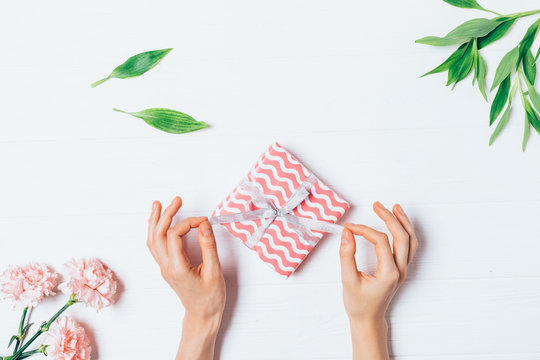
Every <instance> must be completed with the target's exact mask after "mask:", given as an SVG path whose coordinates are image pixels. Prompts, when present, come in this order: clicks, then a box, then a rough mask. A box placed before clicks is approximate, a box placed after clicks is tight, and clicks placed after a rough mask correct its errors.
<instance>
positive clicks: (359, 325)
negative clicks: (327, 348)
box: [349, 317, 388, 332]
mask: <svg viewBox="0 0 540 360" xmlns="http://www.w3.org/2000/svg"><path fill="white" fill-rule="evenodd" d="M349 320H350V324H351V328H353V329H356V330H359V331H362V332H365V331H377V332H380V331H386V330H387V329H388V323H387V321H386V319H385V318H384V317H382V318H369V319H349Z"/></svg>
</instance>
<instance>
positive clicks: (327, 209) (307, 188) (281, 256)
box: [209, 143, 350, 277]
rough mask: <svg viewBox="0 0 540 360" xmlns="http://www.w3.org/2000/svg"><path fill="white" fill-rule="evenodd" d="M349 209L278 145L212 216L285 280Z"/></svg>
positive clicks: (336, 229)
mask: <svg viewBox="0 0 540 360" xmlns="http://www.w3.org/2000/svg"><path fill="white" fill-rule="evenodd" d="M349 207H350V205H349V203H348V202H347V201H345V200H344V199H343V198H342V197H341V196H339V195H338V194H336V192H335V191H333V190H332V189H330V188H329V187H328V186H326V185H325V184H324V183H323V182H322V181H321V180H319V179H318V178H317V177H316V176H315V175H314V174H312V173H311V172H310V171H309V170H308V169H306V167H305V166H303V165H302V164H301V163H300V162H299V161H298V160H296V159H295V158H294V156H292V155H291V154H290V153H289V152H288V151H287V150H285V149H284V148H283V147H281V145H279V144H278V143H274V144H272V145H271V146H270V147H269V148H268V150H266V152H265V153H264V154H263V155H262V157H261V158H260V159H259V161H257V163H255V165H254V166H253V168H252V169H251V170H250V171H249V173H248V174H247V176H246V177H245V178H244V179H243V180H242V182H241V183H240V184H239V185H238V186H236V187H235V188H234V190H233V191H232V192H231V193H230V194H229V195H228V196H227V197H226V198H225V200H223V201H222V202H221V203H220V204H219V205H218V207H217V209H216V210H214V212H213V213H212V217H211V218H210V220H209V221H210V223H211V224H222V225H223V226H225V227H226V228H227V230H228V231H229V232H230V233H231V234H232V235H234V236H235V237H237V238H239V239H240V240H242V242H243V243H244V244H245V245H246V246H248V247H249V248H251V249H252V250H254V251H256V252H257V254H259V257H260V258H261V260H262V261H264V262H265V263H267V264H269V265H270V266H271V267H272V268H273V269H274V270H275V271H276V272H277V273H279V274H281V275H283V276H285V277H289V276H290V275H291V274H292V273H293V272H294V271H295V270H296V269H297V268H298V266H299V265H300V263H301V262H302V260H304V258H305V257H306V256H307V255H308V254H309V252H310V251H311V249H312V248H313V247H314V246H315V245H316V244H317V242H318V241H319V240H320V239H321V238H322V237H323V235H324V233H325V232H332V233H341V231H342V229H343V227H342V226H340V225H337V224H336V223H337V221H338V220H339V218H340V217H341V216H343V214H345V212H346V211H347V210H348V209H349Z"/></svg>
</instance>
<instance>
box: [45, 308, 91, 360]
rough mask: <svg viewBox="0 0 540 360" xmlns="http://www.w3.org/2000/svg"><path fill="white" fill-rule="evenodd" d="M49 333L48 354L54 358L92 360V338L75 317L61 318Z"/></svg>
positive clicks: (55, 359) (54, 359)
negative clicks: (89, 338) (89, 337)
mask: <svg viewBox="0 0 540 360" xmlns="http://www.w3.org/2000/svg"><path fill="white" fill-rule="evenodd" d="M47 334H48V335H47V342H46V345H48V346H47V356H48V357H49V358H51V359H52V360H90V353H91V352H92V347H91V346H90V340H88V336H86V332H85V331H84V328H83V327H82V326H80V325H79V324H77V323H76V322H75V321H74V320H73V319H70V318H67V317H66V318H59V319H58V320H56V321H55V322H54V323H53V325H52V326H51V328H50V329H49V332H48V333H47Z"/></svg>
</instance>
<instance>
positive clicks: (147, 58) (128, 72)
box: [91, 49, 172, 87]
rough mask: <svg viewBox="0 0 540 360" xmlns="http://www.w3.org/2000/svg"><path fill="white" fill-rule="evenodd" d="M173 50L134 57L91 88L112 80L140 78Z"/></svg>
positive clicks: (155, 51) (157, 51)
mask: <svg viewBox="0 0 540 360" xmlns="http://www.w3.org/2000/svg"><path fill="white" fill-rule="evenodd" d="M171 50H172V49H162V50H152V51H146V52H143V53H140V54H137V55H133V56H132V57H130V58H129V59H127V60H126V61H125V62H124V63H123V64H120V65H118V66H117V67H116V68H115V69H114V70H113V71H112V72H111V74H110V75H109V76H107V77H106V78H104V79H101V80H98V81H96V82H95V83H93V84H92V85H91V86H92V87H96V86H98V85H99V84H102V83H104V82H105V81H107V80H109V79H112V78H117V79H127V78H131V77H136V76H140V75H142V74H144V73H145V72H147V71H148V70H150V69H152V68H153V67H154V66H156V65H157V64H158V63H159V62H160V61H161V59H163V58H164V57H165V56H166V55H167V54H168V53H169V52H170V51H171Z"/></svg>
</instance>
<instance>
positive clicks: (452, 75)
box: [446, 41, 475, 87]
mask: <svg viewBox="0 0 540 360" xmlns="http://www.w3.org/2000/svg"><path fill="white" fill-rule="evenodd" d="M473 43H474V41H469V43H468V44H469V45H468V46H467V49H466V50H465V53H464V54H463V56H462V57H461V59H460V60H459V61H456V62H454V63H453V64H452V65H451V66H450V68H449V69H448V81H447V83H446V86H448V85H451V84H454V87H455V85H457V83H459V82H460V81H461V80H463V79H465V78H466V77H467V75H469V74H470V72H471V70H472V68H473V65H474V58H475V56H474V51H473V49H474V46H473Z"/></svg>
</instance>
